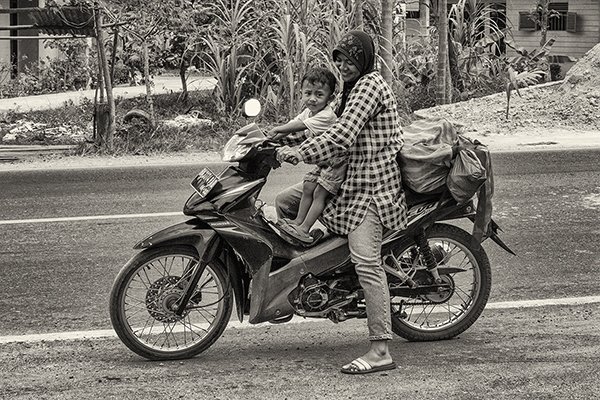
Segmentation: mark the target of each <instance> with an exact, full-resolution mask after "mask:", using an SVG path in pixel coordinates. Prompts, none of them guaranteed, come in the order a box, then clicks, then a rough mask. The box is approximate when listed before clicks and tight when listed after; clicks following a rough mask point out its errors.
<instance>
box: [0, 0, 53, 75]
mask: <svg viewBox="0 0 600 400" xmlns="http://www.w3.org/2000/svg"><path fill="white" fill-rule="evenodd" d="M18 4H19V7H38V6H39V7H44V5H45V0H20V1H19V3H18ZM10 5H11V1H10V0H0V8H2V9H9V8H11V7H10ZM30 23H31V21H30V19H29V18H28V16H27V15H26V14H18V17H17V22H16V24H18V25H28V24H30ZM0 26H11V15H10V14H0ZM16 35H18V36H37V32H36V31H25V30H20V31H18V32H17V33H16ZM0 36H10V31H0ZM17 49H18V55H17V59H18V70H19V71H23V69H24V68H25V67H26V66H31V65H33V64H34V63H37V62H38V61H39V60H40V59H42V60H43V59H46V57H50V58H55V57H58V50H56V49H48V48H46V47H45V46H44V41H43V40H33V39H31V40H18V41H17ZM10 53H11V41H10V40H0V64H1V65H3V66H4V65H10V63H11V54H10Z"/></svg>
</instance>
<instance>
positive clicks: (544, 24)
mask: <svg viewBox="0 0 600 400" xmlns="http://www.w3.org/2000/svg"><path fill="white" fill-rule="evenodd" d="M539 4H540V5H541V7H542V20H541V27H540V48H542V47H544V45H545V44H546V42H547V41H548V28H549V25H548V24H549V22H548V19H549V14H550V0H541V1H540V3H539ZM542 67H543V68H542V70H543V71H544V77H543V79H544V82H548V81H550V65H549V64H548V56H546V55H545V56H544V57H543V58H542Z"/></svg>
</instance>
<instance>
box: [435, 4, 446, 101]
mask: <svg viewBox="0 0 600 400" xmlns="http://www.w3.org/2000/svg"><path fill="white" fill-rule="evenodd" d="M447 9H448V0H438V16H437V17H438V18H437V21H438V60H437V73H436V93H435V102H436V104H438V105H439V104H447V102H448V92H447V87H448V86H449V85H448V83H449V82H448V81H449V80H450V76H449V74H448V71H449V69H450V68H449V65H448V11H447Z"/></svg>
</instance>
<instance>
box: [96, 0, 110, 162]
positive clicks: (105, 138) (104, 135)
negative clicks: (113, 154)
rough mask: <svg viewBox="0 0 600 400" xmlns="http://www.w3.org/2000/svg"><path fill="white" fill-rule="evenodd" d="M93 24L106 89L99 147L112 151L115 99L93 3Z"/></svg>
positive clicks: (98, 21)
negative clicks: (104, 113) (106, 112)
mask: <svg viewBox="0 0 600 400" xmlns="http://www.w3.org/2000/svg"><path fill="white" fill-rule="evenodd" d="M94 8H95V22H96V42H97V45H98V61H99V62H98V64H99V66H98V68H99V70H100V71H101V74H102V78H103V79H104V88H105V89H106V100H107V103H108V105H107V108H108V122H107V124H106V128H105V129H106V131H105V132H101V131H99V132H98V135H99V138H100V142H101V145H102V147H103V148H104V149H106V150H109V151H110V150H112V148H113V138H114V136H115V99H114V97H113V92H112V82H111V80H110V69H109V67H108V61H107V60H106V53H105V51H104V31H103V30H102V16H101V15H100V8H99V7H98V3H97V2H96V3H95V7H94ZM98 127H103V124H99V125H98ZM102 129H103V128H102Z"/></svg>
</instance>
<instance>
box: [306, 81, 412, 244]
mask: <svg viewBox="0 0 600 400" xmlns="http://www.w3.org/2000/svg"><path fill="white" fill-rule="evenodd" d="M402 144H403V140H402V130H401V128H400V125H399V121H398V114H397V110H396V99H395V97H394V94H393V92H392V90H391V88H390V87H389V85H388V84H387V83H386V82H385V80H384V79H383V78H382V76H381V75H380V74H379V72H371V73H369V74H367V75H365V76H363V77H362V78H360V79H359V80H358V82H357V83H356V85H355V86H354V88H353V89H352V91H351V92H350V95H349V96H348V101H347V103H346V108H345V110H344V113H343V114H342V116H341V117H340V118H339V119H338V122H337V123H336V124H334V125H333V126H332V127H330V128H329V129H328V130H326V131H325V132H323V133H321V134H320V135H319V136H316V137H314V138H308V139H306V140H305V141H304V142H303V143H302V144H301V145H300V147H299V149H298V150H299V151H300V154H301V155H302V157H303V159H304V161H305V162H307V163H310V164H318V163H322V162H325V161H327V160H329V159H331V158H333V157H337V156H342V155H346V157H347V158H348V171H347V172H346V180H345V181H344V183H343V184H342V187H341V189H340V191H339V193H338V195H337V196H335V197H334V198H333V199H332V200H331V201H330V202H329V203H328V204H327V206H326V207H325V210H324V211H323V219H324V221H323V222H324V223H325V225H326V226H327V228H328V229H330V230H331V231H333V232H335V233H337V234H340V235H347V234H348V233H350V232H352V231H353V230H354V229H356V227H357V226H358V225H360V223H361V222H362V221H363V219H364V217H365V215H366V213H367V209H368V206H369V204H370V202H371V201H374V202H375V204H376V205H377V209H378V211H379V218H380V219H381V223H382V224H383V226H385V227H386V228H389V229H393V230H401V229H404V228H405V227H406V221H407V218H406V208H407V207H406V201H405V198H404V191H403V190H402V179H401V176H400V167H399V166H398V163H397V162H396V155H397V154H398V152H399V151H400V148H401V147H402Z"/></svg>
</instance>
